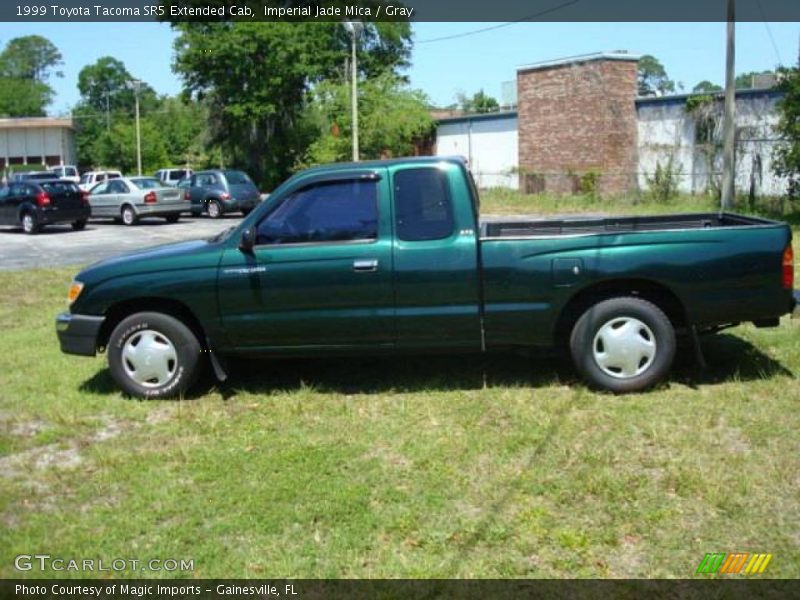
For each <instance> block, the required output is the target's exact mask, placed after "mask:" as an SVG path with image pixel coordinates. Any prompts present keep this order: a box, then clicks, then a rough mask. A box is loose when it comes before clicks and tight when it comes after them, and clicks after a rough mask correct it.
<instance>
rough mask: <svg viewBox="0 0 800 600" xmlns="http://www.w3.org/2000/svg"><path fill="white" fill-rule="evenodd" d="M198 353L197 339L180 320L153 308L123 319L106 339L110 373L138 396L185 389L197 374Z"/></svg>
mask: <svg viewBox="0 0 800 600" xmlns="http://www.w3.org/2000/svg"><path fill="white" fill-rule="evenodd" d="M200 354H201V347H200V343H199V342H198V341H197V338H196V337H195V335H194V334H193V333H192V331H191V330H190V329H189V328H188V327H187V326H186V325H185V324H184V323H183V322H181V321H179V320H178V319H176V318H175V317H172V316H170V315H165V314H162V313H155V312H141V313H136V314H133V315H131V316H129V317H127V318H125V319H123V320H122V321H121V322H120V323H119V325H117V326H116V327H115V328H114V331H113V332H112V333H111V337H110V338H109V341H108V367H109V370H110V371H111V376H112V377H113V378H114V381H116V382H117V384H118V385H119V386H120V387H121V388H122V389H123V390H124V391H125V392H127V393H128V394H130V395H131V396H136V397H137V398H168V397H172V396H177V395H180V394H182V393H184V392H185V391H186V390H187V389H188V388H189V387H190V386H191V385H192V383H194V381H195V379H196V378H197V375H198V365H199V362H200Z"/></svg>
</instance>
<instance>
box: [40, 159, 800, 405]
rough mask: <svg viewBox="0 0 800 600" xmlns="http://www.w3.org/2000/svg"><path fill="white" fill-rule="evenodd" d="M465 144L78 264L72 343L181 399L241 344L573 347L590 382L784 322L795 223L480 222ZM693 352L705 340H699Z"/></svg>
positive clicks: (336, 174) (700, 219) (360, 168)
mask: <svg viewBox="0 0 800 600" xmlns="http://www.w3.org/2000/svg"><path fill="white" fill-rule="evenodd" d="M478 208H479V200H478V193H477V190H476V188H475V185H474V183H473V181H472V177H471V175H470V173H469V171H468V170H467V168H466V166H465V164H464V162H463V161H462V160H461V159H458V158H440V157H427V158H413V159H412V158H407V159H395V160H385V161H376V162H363V163H354V164H336V165H330V166H324V167H318V168H314V169H310V170H307V171H303V172H301V173H298V174H297V175H295V176H293V177H292V178H290V179H289V180H287V181H286V182H285V183H283V184H282V185H281V186H280V187H279V188H277V189H276V190H275V192H274V193H273V194H271V195H270V197H269V199H268V200H266V201H265V202H264V203H262V204H261V205H260V206H259V207H257V208H256V210H254V211H253V213H252V214H250V215H249V216H248V217H247V218H245V219H244V220H243V221H242V222H241V223H240V224H239V225H238V226H237V227H234V228H231V229H229V230H228V231H226V232H223V233H221V234H220V235H217V236H215V237H213V238H211V239H207V240H196V241H189V242H181V243H177V244H169V245H165V246H159V247H155V248H152V249H147V250H143V251H139V252H134V253H130V254H126V255H123V256H120V257H117V258H112V259H109V260H105V261H103V262H100V263H98V264H95V265H93V266H91V267H89V268H87V269H85V270H84V271H82V272H81V273H79V274H78V276H77V277H76V279H75V281H74V282H73V283H72V285H71V287H70V290H69V302H70V308H69V312H67V313H63V314H61V315H59V316H58V317H57V320H56V330H57V333H58V337H59V340H60V343H61V349H62V351H64V352H67V353H71V354H80V355H86V356H94V355H95V353H96V352H97V351H103V350H105V351H106V352H107V354H108V363H109V368H110V371H111V374H112V376H113V378H114V379H115V381H116V382H117V383H118V384H119V386H120V387H121V388H122V389H123V390H125V391H126V392H127V393H129V394H131V395H133V396H138V397H149V398H160V397H166V396H174V395H178V394H182V393H183V392H185V391H186V390H187V388H189V387H190V386H191V385H192V383H193V381H194V380H195V378H196V376H197V375H198V372H199V371H200V369H201V368H203V366H204V365H210V367H211V368H213V370H214V373H215V374H216V376H217V377H218V378H220V379H224V378H225V377H227V375H226V364H227V361H228V360H229V359H230V358H232V357H235V356H237V355H261V356H265V357H277V356H312V355H316V356H320V355H324V356H328V355H358V354H369V355H373V356H374V355H376V354H378V353H384V352H385V353H387V354H391V353H403V352H406V353H409V352H410V353H420V352H433V351H435V352H451V353H456V352H489V351H495V350H509V349H515V348H526V347H527V348H530V347H550V348H552V347H556V348H557V347H563V348H564V349H568V350H569V352H570V353H571V355H572V359H573V361H574V363H575V367H576V368H577V370H578V372H579V373H580V374H581V376H582V377H583V378H584V379H585V380H586V381H587V382H588V383H589V384H590V385H592V386H594V387H597V388H600V389H605V390H610V391H613V392H617V393H622V392H632V391H638V390H642V389H645V388H648V387H650V386H652V385H654V384H656V383H657V382H659V381H661V380H663V379H664V378H665V377H666V376H667V374H668V372H669V369H670V366H671V363H672V360H673V357H674V355H675V348H676V337H677V336H678V335H685V336H686V337H687V339H688V340H690V341H694V342H695V344H696V343H697V336H698V334H702V333H705V332H712V331H716V330H719V329H721V328H723V327H726V326H729V325H733V324H736V323H739V322H742V321H753V322H754V323H756V325H759V326H765V327H768V326H776V325H778V320H779V317H780V316H781V315H784V314H786V313H789V312H792V311H793V310H794V308H795V306H796V305H797V302H798V294H797V292H795V291H794V290H793V276H794V272H793V256H792V246H791V237H792V234H791V230H790V228H789V227H788V226H787V225H786V224H784V223H778V222H774V221H769V220H765V219H759V218H753V217H744V216H740V215H735V214H727V213H724V214H716V213H714V214H688V215H668V216H653V217H604V218H569V219H550V220H541V219H527V220H525V219H516V220H514V219H508V220H504V221H497V220H495V221H487V222H482V221H480V220H479V216H478ZM696 348H698V349H699V346H696Z"/></svg>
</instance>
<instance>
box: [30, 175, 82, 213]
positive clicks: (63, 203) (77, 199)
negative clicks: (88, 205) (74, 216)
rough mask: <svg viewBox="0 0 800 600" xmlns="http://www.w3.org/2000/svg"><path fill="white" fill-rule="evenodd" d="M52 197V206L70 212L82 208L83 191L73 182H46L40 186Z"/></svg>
mask: <svg viewBox="0 0 800 600" xmlns="http://www.w3.org/2000/svg"><path fill="white" fill-rule="evenodd" d="M40 185H41V186H42V188H43V189H44V191H45V192H47V195H48V196H50V206H51V207H53V208H58V209H63V210H68V209H75V208H81V206H82V205H83V203H82V202H81V191H80V189H78V186H77V185H75V184H74V183H72V182H71V181H46V182H43V183H41V184H40Z"/></svg>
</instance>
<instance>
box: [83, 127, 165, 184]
mask: <svg viewBox="0 0 800 600" xmlns="http://www.w3.org/2000/svg"><path fill="white" fill-rule="evenodd" d="M141 135H142V174H146V173H150V172H153V171H156V170H157V169H160V168H161V167H163V166H164V165H166V164H167V148H166V145H165V143H164V137H163V136H162V135H161V132H160V131H159V130H158V128H157V127H156V126H155V125H154V124H153V123H152V122H151V121H149V120H142V121H141ZM95 144H96V150H95V153H96V156H95V158H96V162H95V164H94V165H93V166H104V167H114V168H117V169H119V170H120V171H122V172H123V173H135V172H136V166H137V165H136V126H135V124H134V123H133V122H132V121H125V122H119V123H116V124H115V125H114V126H113V127H112V128H111V131H110V132H105V131H104V132H103V133H102V134H100V136H99V137H98V139H97V140H96V142H95Z"/></svg>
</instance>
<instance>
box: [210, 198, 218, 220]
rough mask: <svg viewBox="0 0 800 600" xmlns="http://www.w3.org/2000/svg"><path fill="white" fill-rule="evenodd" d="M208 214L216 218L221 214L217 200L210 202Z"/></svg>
mask: <svg viewBox="0 0 800 600" xmlns="http://www.w3.org/2000/svg"><path fill="white" fill-rule="evenodd" d="M208 216H209V217H212V218H214V219H216V218H217V217H218V216H219V206H218V205H217V203H216V202H209V203H208Z"/></svg>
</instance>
